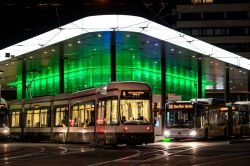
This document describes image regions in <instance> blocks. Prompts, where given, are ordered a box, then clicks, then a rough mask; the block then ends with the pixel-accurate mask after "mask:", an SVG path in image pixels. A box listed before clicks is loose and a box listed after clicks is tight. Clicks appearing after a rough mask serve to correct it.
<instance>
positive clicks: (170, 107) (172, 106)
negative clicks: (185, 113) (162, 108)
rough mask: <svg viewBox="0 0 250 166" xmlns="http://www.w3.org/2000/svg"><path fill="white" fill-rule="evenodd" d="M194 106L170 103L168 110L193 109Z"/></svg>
mask: <svg viewBox="0 0 250 166" xmlns="http://www.w3.org/2000/svg"><path fill="white" fill-rule="evenodd" d="M192 108H193V105H192V104H183V103H170V104H168V109H192Z"/></svg>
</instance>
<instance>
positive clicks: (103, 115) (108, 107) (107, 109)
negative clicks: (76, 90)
mask: <svg viewBox="0 0 250 166" xmlns="http://www.w3.org/2000/svg"><path fill="white" fill-rule="evenodd" d="M117 103H118V102H117V99H111V98H107V99H105V100H103V101H99V102H98V114H97V122H96V123H97V124H98V125H114V124H117V123H118V109H117V108H118V107H117Z"/></svg>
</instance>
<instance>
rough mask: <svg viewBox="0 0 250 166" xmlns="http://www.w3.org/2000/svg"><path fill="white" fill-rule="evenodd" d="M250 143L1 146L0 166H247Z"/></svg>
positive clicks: (213, 141)
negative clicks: (133, 145)
mask: <svg viewBox="0 0 250 166" xmlns="http://www.w3.org/2000/svg"><path fill="white" fill-rule="evenodd" d="M249 162H250V142H249V141H248V140H247V141H244V140H243V141H239V140H235V141H234V140H233V141H230V142H229V141H228V140H208V141H205V142H204V141H179V142H161V141H159V142H155V143H153V144H149V145H143V146H137V147H127V146H125V145H121V146H117V147H111V146H104V147H98V146H95V145H92V144H56V143H15V142H2V143H1V145H0V165H6V166H7V165H8V166H23V165H25V166H44V165H46V166H57V165H58V166H59V165H60V166H68V165H86V166H97V165H119V166H123V165H124V166H125V165H131V166H134V165H155V166H156V165H213V166H216V165H228V166H230V165H248V164H249Z"/></svg>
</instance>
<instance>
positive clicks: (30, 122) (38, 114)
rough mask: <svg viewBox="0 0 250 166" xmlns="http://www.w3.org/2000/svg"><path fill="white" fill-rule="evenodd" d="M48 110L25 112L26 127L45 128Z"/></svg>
mask: <svg viewBox="0 0 250 166" xmlns="http://www.w3.org/2000/svg"><path fill="white" fill-rule="evenodd" d="M47 116H48V109H35V110H29V111H27V116H26V117H27V118H26V127H47V126H48V121H47Z"/></svg>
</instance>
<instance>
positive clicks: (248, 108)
mask: <svg viewBox="0 0 250 166" xmlns="http://www.w3.org/2000/svg"><path fill="white" fill-rule="evenodd" d="M231 106H232V107H236V111H234V112H233V115H232V116H233V117H232V119H233V124H234V126H235V127H234V130H233V131H234V132H235V133H238V134H239V135H240V136H242V135H243V136H244V135H250V101H236V102H234V103H232V104H231Z"/></svg>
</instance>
